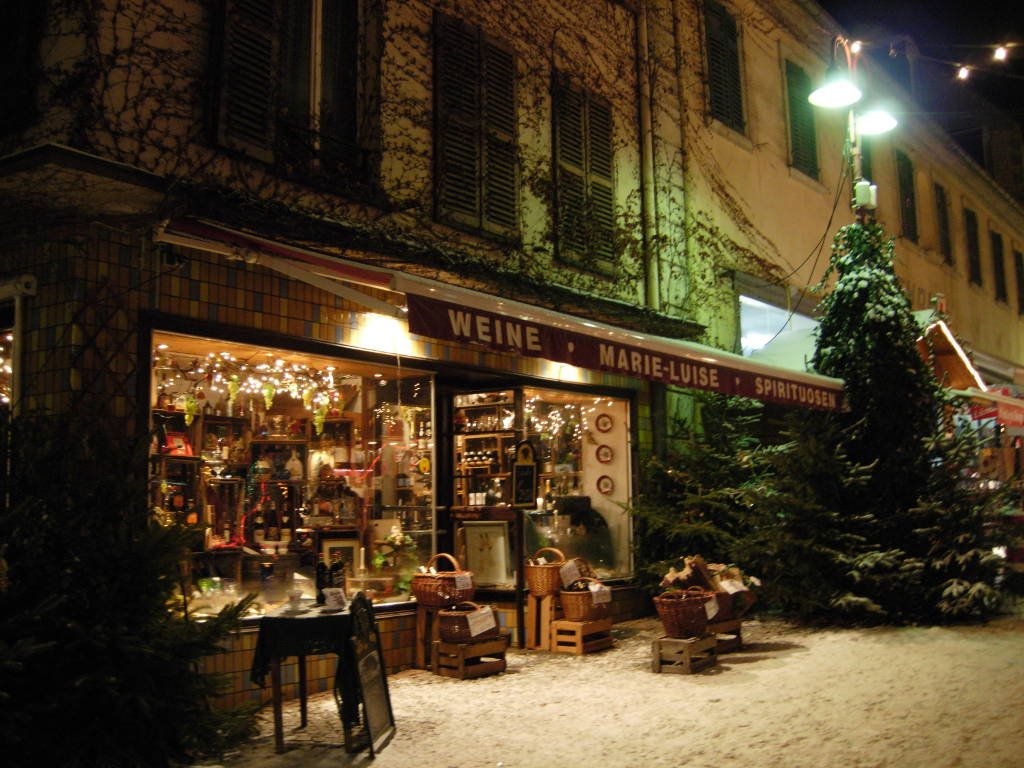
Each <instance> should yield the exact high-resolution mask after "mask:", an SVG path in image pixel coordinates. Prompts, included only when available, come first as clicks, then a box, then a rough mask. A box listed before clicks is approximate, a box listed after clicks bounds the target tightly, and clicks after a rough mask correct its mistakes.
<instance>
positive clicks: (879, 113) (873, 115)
mask: <svg viewBox="0 0 1024 768" xmlns="http://www.w3.org/2000/svg"><path fill="white" fill-rule="evenodd" d="M895 127H896V118H895V117H893V116H892V115H891V114H890V113H889V112H887V111H886V110H884V109H871V110H868V111H867V112H865V113H863V114H861V115H857V132H858V133H860V135H861V136H877V135H879V134H881V133H888V132H889V131H891V130H892V129H893V128H895Z"/></svg>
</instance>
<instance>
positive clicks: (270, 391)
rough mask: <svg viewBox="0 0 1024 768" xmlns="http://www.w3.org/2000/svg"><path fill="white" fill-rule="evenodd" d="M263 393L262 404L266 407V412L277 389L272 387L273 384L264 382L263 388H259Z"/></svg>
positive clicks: (272, 402)
mask: <svg viewBox="0 0 1024 768" xmlns="http://www.w3.org/2000/svg"><path fill="white" fill-rule="evenodd" d="M260 391H261V392H262V393H263V402H264V403H266V405H267V410H268V411H269V410H270V407H271V406H272V405H273V404H274V394H275V393H276V392H277V388H276V387H275V386H274V382H272V381H265V382H263V386H262V387H261V388H260Z"/></svg>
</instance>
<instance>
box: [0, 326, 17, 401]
mask: <svg viewBox="0 0 1024 768" xmlns="http://www.w3.org/2000/svg"><path fill="white" fill-rule="evenodd" d="M13 344H14V329H13V328H10V327H2V326H0V410H2V411H6V410H8V409H9V408H10V407H11V396H12V385H13V381H12V377H13V372H14V369H13V361H12V359H11V351H12V346H13Z"/></svg>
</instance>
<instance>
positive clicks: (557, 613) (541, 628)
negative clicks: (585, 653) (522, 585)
mask: <svg viewBox="0 0 1024 768" xmlns="http://www.w3.org/2000/svg"><path fill="white" fill-rule="evenodd" d="M561 617H562V607H561V606H560V605H559V604H558V596H557V595H545V596H544V597H534V596H533V595H529V596H528V597H527V598H526V647H527V648H528V649H530V650H534V651H547V650H550V648H551V622H553V621H555V620H556V619H560V618H561Z"/></svg>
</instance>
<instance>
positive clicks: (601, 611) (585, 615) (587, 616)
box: [558, 577, 608, 621]
mask: <svg viewBox="0 0 1024 768" xmlns="http://www.w3.org/2000/svg"><path fill="white" fill-rule="evenodd" d="M581 581H586V582H588V583H594V584H600V583H601V582H600V581H598V580H597V579H592V578H589V577H584V578H583V579H581ZM558 599H559V601H560V602H561V603H562V613H563V614H564V616H565V618H566V619H568V620H569V621H597V620H598V619H604V618H607V616H608V603H597V604H595V603H594V593H593V592H591V591H590V589H584V590H582V591H580V592H567V591H566V590H564V589H563V590H562V591H561V592H560V593H559V596H558Z"/></svg>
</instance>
